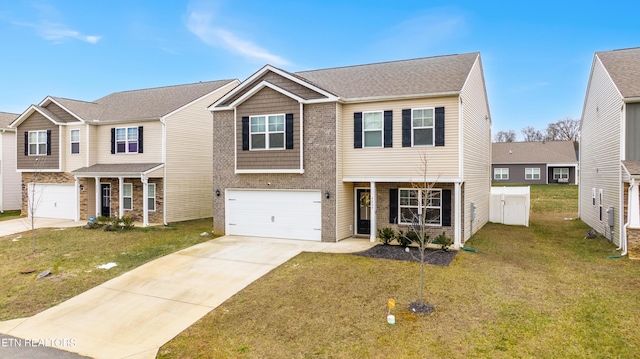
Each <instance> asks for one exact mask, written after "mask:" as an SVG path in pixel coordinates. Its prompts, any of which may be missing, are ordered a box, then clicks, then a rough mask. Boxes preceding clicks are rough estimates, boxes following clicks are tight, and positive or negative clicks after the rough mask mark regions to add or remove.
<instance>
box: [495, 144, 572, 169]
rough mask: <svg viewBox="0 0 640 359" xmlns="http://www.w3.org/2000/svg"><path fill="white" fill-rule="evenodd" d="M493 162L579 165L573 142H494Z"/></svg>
mask: <svg viewBox="0 0 640 359" xmlns="http://www.w3.org/2000/svg"><path fill="white" fill-rule="evenodd" d="M491 162H492V163H494V164H509V163H514V164H515V163H523V164H524V163H574V162H575V163H577V162H578V159H577V158H576V151H575V149H574V147H573V141H541V142H537V141H531V142H494V143H493V144H492V147H491Z"/></svg>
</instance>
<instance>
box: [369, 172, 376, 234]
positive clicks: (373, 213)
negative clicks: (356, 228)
mask: <svg viewBox="0 0 640 359" xmlns="http://www.w3.org/2000/svg"><path fill="white" fill-rule="evenodd" d="M370 186H371V187H370V193H369V196H370V201H369V202H370V206H371V208H370V209H371V218H370V219H371V221H370V224H371V234H370V235H369V240H370V241H371V242H375V241H376V238H378V229H377V223H376V213H377V208H376V207H377V206H378V203H377V202H378V201H377V197H378V194H377V192H376V183H375V182H373V181H372V182H371V185H370Z"/></svg>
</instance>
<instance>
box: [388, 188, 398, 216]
mask: <svg viewBox="0 0 640 359" xmlns="http://www.w3.org/2000/svg"><path fill="white" fill-rule="evenodd" d="M389 223H392V224H393V223H398V189H397V188H391V189H389Z"/></svg>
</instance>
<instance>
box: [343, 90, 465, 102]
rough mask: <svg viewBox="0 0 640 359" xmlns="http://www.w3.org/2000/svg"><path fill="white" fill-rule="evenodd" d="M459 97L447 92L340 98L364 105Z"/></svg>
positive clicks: (456, 93) (455, 92)
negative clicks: (368, 103)
mask: <svg viewBox="0 0 640 359" xmlns="http://www.w3.org/2000/svg"><path fill="white" fill-rule="evenodd" d="M459 95H460V91H445V92H436V93H428V94H408V95H397V96H370V97H351V98H340V100H339V102H341V103H362V102H379V101H395V100H413V99H418V98H434V97H451V96H459Z"/></svg>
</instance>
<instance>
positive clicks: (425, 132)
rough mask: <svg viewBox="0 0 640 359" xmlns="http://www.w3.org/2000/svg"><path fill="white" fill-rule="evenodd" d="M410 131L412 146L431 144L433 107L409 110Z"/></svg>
mask: <svg viewBox="0 0 640 359" xmlns="http://www.w3.org/2000/svg"><path fill="white" fill-rule="evenodd" d="M411 131H412V137H413V145H414V146H433V142H434V141H433V140H434V135H435V132H434V130H433V108H421V109H413V110H412V111H411Z"/></svg>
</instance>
